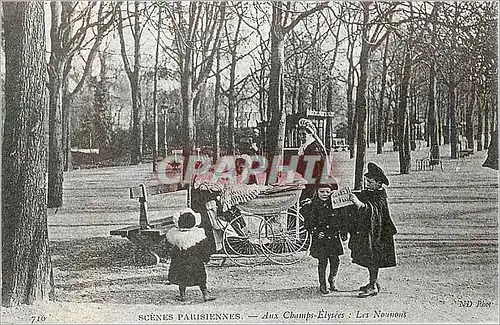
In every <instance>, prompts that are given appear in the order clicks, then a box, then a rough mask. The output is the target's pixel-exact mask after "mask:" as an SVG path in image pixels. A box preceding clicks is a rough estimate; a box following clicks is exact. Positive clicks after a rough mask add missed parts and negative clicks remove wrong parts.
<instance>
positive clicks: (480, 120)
mask: <svg viewBox="0 0 500 325" xmlns="http://www.w3.org/2000/svg"><path fill="white" fill-rule="evenodd" d="M483 110H484V97H483V96H481V95H479V94H478V98H477V151H481V150H483Z"/></svg>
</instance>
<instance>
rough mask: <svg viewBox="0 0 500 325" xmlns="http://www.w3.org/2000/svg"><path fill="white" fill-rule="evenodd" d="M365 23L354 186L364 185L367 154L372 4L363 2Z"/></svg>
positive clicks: (361, 58)
mask: <svg viewBox="0 0 500 325" xmlns="http://www.w3.org/2000/svg"><path fill="white" fill-rule="evenodd" d="M361 5H362V6H363V25H362V26H361V52H360V55H359V71H360V75H359V81H358V88H357V90H356V118H357V120H356V124H357V136H356V165H355V175H354V188H355V189H361V188H362V187H363V168H364V165H365V156H366V92H367V88H368V80H367V79H368V69H369V59H370V44H369V43H368V30H369V28H370V27H369V26H368V22H369V20H370V8H369V6H370V4H369V3H364V2H362V3H361Z"/></svg>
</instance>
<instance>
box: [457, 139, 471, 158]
mask: <svg viewBox="0 0 500 325" xmlns="http://www.w3.org/2000/svg"><path fill="white" fill-rule="evenodd" d="M473 153H474V148H469V146H468V145H467V138H465V137H462V139H461V140H460V143H459V150H458V158H463V157H467V156H469V155H472V154H473Z"/></svg>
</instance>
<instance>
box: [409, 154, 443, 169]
mask: <svg viewBox="0 0 500 325" xmlns="http://www.w3.org/2000/svg"><path fill="white" fill-rule="evenodd" d="M437 165H439V167H441V170H444V168H443V161H442V160H441V159H440V158H439V159H432V158H431V151H430V150H429V152H428V154H427V157H425V158H417V159H415V170H434V166H437Z"/></svg>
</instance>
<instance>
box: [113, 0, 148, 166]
mask: <svg viewBox="0 0 500 325" xmlns="http://www.w3.org/2000/svg"><path fill="white" fill-rule="evenodd" d="M139 6H140V3H139V2H135V3H134V26H133V27H134V28H133V39H134V55H133V60H134V62H133V67H131V65H130V63H129V59H128V55H127V49H126V45H125V39H124V36H123V29H124V26H123V17H122V16H121V11H120V17H119V18H118V34H119V36H120V49H121V55H122V59H123V63H124V66H125V71H126V73H127V76H128V79H129V83H130V90H131V94H132V96H131V97H132V119H131V124H132V132H131V134H130V137H131V139H130V144H131V148H130V156H131V159H130V162H131V164H132V165H137V164H139V163H140V162H142V144H143V136H144V135H143V123H142V121H143V117H142V103H141V90H140V82H139V77H140V74H139V72H140V62H141V56H140V53H141V52H140V43H141V30H142V29H141V23H140V16H139Z"/></svg>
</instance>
